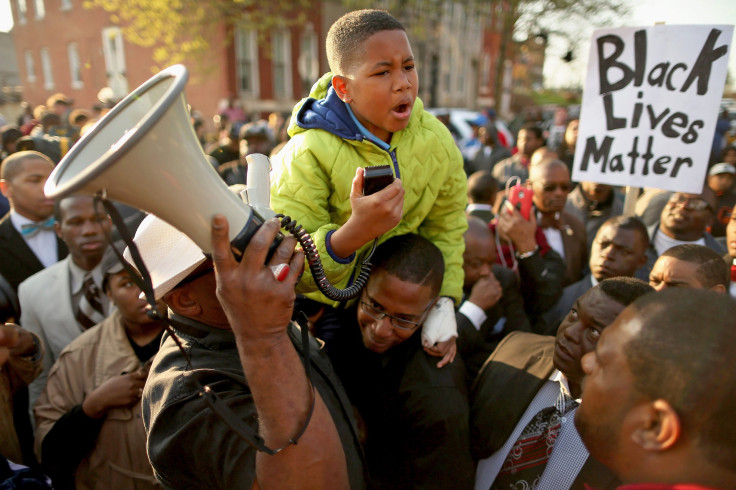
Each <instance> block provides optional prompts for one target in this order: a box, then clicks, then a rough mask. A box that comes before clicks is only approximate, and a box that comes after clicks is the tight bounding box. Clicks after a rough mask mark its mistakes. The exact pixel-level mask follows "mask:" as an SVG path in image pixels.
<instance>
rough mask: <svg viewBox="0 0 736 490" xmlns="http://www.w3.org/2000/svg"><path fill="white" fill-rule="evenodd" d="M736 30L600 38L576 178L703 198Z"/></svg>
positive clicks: (654, 30) (608, 32) (682, 29)
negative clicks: (704, 182)
mask: <svg viewBox="0 0 736 490" xmlns="http://www.w3.org/2000/svg"><path fill="white" fill-rule="evenodd" d="M732 36H733V26H667V25H656V26H652V27H641V28H620V29H601V30H598V31H596V32H595V33H594V34H593V43H592V45H591V50H590V60H589V63H588V75H587V79H586V83H585V91H584V92H583V104H582V108H581V114H580V129H579V132H578V142H577V145H576V150H575V163H574V169H573V179H574V180H577V181H592V182H601V183H606V184H613V185H631V186H635V187H655V188H660V189H667V190H671V191H683V192H700V190H701V189H702V185H703V180H704V179H705V172H706V169H707V166H708V158H709V156H710V150H711V145H712V143H713V135H714V133H715V126H716V120H717V118H718V112H719V103H720V100H721V98H722V95H723V87H724V83H725V80H726V73H727V70H728V58H729V55H730V45H731V38H732Z"/></svg>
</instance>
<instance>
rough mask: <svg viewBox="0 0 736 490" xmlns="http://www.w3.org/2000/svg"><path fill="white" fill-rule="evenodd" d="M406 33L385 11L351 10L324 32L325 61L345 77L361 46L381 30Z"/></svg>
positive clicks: (336, 72)
mask: <svg viewBox="0 0 736 490" xmlns="http://www.w3.org/2000/svg"><path fill="white" fill-rule="evenodd" d="M396 29H399V30H402V31H406V29H405V28H404V26H403V24H401V22H399V21H398V20H396V19H394V18H393V17H392V16H391V14H389V13H388V12H386V11H385V10H372V9H364V10H354V11H353V12H348V13H347V14H345V15H343V16H342V17H340V18H339V19H337V20H336V21H335V23H334V24H332V26H331V27H330V30H329V31H328V32H327V41H326V48H327V62H328V64H329V65H330V71H332V73H333V74H335V75H347V74H349V73H350V71H351V70H352V69H353V67H354V65H355V61H356V60H358V59H360V58H361V56H362V53H363V43H365V41H366V40H367V39H368V38H369V37H371V36H372V35H373V34H375V33H377V32H381V31H393V30H396Z"/></svg>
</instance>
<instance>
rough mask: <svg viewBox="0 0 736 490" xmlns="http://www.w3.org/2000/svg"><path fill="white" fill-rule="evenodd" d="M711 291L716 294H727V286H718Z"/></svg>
mask: <svg viewBox="0 0 736 490" xmlns="http://www.w3.org/2000/svg"><path fill="white" fill-rule="evenodd" d="M710 290H711V291H715V292H716V293H725V292H726V286H724V285H723V284H716V285H715V286H713V287H712V288H710Z"/></svg>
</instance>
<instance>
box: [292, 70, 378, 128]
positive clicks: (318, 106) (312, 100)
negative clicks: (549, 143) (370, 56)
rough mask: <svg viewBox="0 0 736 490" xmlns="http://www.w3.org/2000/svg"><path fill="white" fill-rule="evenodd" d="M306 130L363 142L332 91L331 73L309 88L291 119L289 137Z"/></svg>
mask: <svg viewBox="0 0 736 490" xmlns="http://www.w3.org/2000/svg"><path fill="white" fill-rule="evenodd" d="M307 129H324V130H325V131H328V132H330V133H332V134H334V135H336V136H339V137H340V138H344V139H347V140H357V141H362V140H363V139H364V136H363V135H362V134H361V132H360V129H358V127H357V126H356V124H355V122H354V121H353V119H352V118H351V117H350V114H349V113H348V110H347V107H346V106H345V103H344V102H343V101H342V100H340V97H338V96H337V93H336V92H335V89H334V88H333V87H332V73H326V74H325V75H323V76H322V78H320V79H319V80H318V81H317V83H315V84H314V86H312V89H311V90H310V92H309V97H307V98H306V99H302V100H301V102H299V103H298V104H297V105H296V107H294V111H293V112H292V115H291V122H290V123H289V135H290V136H292V137H293V136H294V135H296V134H299V133H301V132H303V131H305V130H307Z"/></svg>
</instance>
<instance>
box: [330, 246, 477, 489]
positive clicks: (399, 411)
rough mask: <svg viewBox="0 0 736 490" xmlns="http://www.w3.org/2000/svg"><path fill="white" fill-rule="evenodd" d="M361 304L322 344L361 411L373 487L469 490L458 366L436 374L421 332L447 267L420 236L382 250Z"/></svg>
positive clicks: (470, 478)
mask: <svg viewBox="0 0 736 490" xmlns="http://www.w3.org/2000/svg"><path fill="white" fill-rule="evenodd" d="M371 262H372V263H373V272H372V273H371V276H370V279H369V280H368V284H367V285H366V287H365V288H364V290H363V292H362V294H361V296H360V300H359V301H358V303H357V304H356V305H355V306H354V307H352V308H348V309H346V310H344V311H343V312H342V314H341V316H340V320H341V322H342V325H341V328H340V329H338V331H337V333H336V334H335V336H334V337H333V338H332V339H331V340H329V341H328V343H327V344H326V346H325V347H326V351H327V354H328V356H329V357H330V361H331V362H332V365H333V367H334V368H335V372H336V373H337V375H338V376H339V377H340V381H341V382H342V384H343V386H344V387H345V390H346V391H347V394H348V397H349V398H350V401H351V403H352V404H353V406H354V407H355V409H356V414H357V415H358V419H359V424H358V425H359V427H361V428H362V429H363V433H362V434H361V437H362V439H363V441H362V442H363V447H364V449H365V454H366V460H367V466H368V471H369V473H370V474H371V477H372V482H371V488H379V489H380V488H438V489H439V488H472V482H473V476H472V475H473V461H472V459H471V456H470V448H469V437H468V402H467V394H466V392H465V388H464V375H465V368H464V366H463V363H462V361H461V360H459V358H458V359H456V360H455V362H453V363H451V364H448V365H446V366H444V367H443V368H441V369H440V368H438V367H437V359H435V358H434V357H431V356H429V355H428V354H426V353H425V352H424V350H423V349H422V345H421V339H420V330H421V328H419V327H421V326H422V324H423V323H424V321H425V319H426V318H427V314H428V312H429V311H430V309H431V308H432V307H433V306H434V304H435V302H436V301H437V298H438V294H439V291H440V286H441V285H442V278H443V275H444V262H443V260H442V254H441V253H440V251H439V249H438V248H437V247H436V246H435V245H433V244H432V243H431V242H430V241H428V240H426V239H425V238H422V237H420V236H419V235H411V234H409V235H400V236H396V237H393V238H391V239H389V240H387V241H386V242H384V243H383V244H381V245H380V246H379V247H378V248H377V249H376V253H375V254H374V256H373V258H372V259H371Z"/></svg>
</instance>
